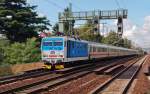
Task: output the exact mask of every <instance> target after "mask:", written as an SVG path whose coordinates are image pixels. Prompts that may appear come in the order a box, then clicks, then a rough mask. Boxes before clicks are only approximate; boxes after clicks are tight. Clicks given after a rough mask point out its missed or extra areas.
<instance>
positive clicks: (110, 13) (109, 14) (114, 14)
mask: <svg viewBox="0 0 150 94" xmlns="http://www.w3.org/2000/svg"><path fill="white" fill-rule="evenodd" d="M127 13H128V11H127V10H126V9H122V10H106V11H100V10H98V11H82V12H72V13H71V14H70V15H68V13H59V20H88V19H93V18H94V17H96V18H98V19H117V18H118V17H120V16H121V17H123V18H127Z"/></svg>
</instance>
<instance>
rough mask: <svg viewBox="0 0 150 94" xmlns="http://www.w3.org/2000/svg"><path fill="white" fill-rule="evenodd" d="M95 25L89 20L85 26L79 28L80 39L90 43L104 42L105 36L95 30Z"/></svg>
mask: <svg viewBox="0 0 150 94" xmlns="http://www.w3.org/2000/svg"><path fill="white" fill-rule="evenodd" d="M93 27H94V25H93V24H92V21H91V20H88V21H87V22H86V23H85V24H84V25H83V26H80V27H79V28H77V32H78V33H79V37H80V38H81V39H84V40H88V41H95V42H102V38H103V36H101V35H100V34H98V33H96V32H95V31H94V30H93Z"/></svg>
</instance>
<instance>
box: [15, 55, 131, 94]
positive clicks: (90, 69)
mask: <svg viewBox="0 0 150 94" xmlns="http://www.w3.org/2000/svg"><path fill="white" fill-rule="evenodd" d="M129 59H131V58H126V59H124V61H125V60H129ZM119 62H122V60H118V61H116V62H115V61H114V63H116V64H117V63H119ZM114 65H115V64H114ZM98 67H102V66H101V64H100V65H95V66H90V67H86V68H85V69H81V70H78V71H75V72H73V73H71V74H69V75H67V76H63V77H61V78H58V79H55V80H49V81H46V82H43V83H41V84H37V85H35V86H32V87H30V88H26V89H24V90H21V92H17V94H24V93H25V94H29V93H39V92H42V91H45V90H48V89H50V88H53V87H56V86H59V85H61V84H64V83H67V82H70V81H72V80H75V79H78V78H81V77H83V76H85V75H87V74H90V73H92V72H93V70H94V69H95V68H98Z"/></svg>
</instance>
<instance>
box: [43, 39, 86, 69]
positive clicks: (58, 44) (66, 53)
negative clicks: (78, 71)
mask: <svg viewBox="0 0 150 94" xmlns="http://www.w3.org/2000/svg"><path fill="white" fill-rule="evenodd" d="M41 52H42V60H43V61H44V63H45V67H46V68H47V69H52V68H55V69H62V68H64V64H65V62H73V61H78V60H88V42H87V41H83V40H75V39H74V38H69V37H46V38H43V39H42V43H41Z"/></svg>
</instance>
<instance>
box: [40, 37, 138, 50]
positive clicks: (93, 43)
mask: <svg viewBox="0 0 150 94" xmlns="http://www.w3.org/2000/svg"><path fill="white" fill-rule="evenodd" d="M45 38H64V39H65V40H68V39H69V40H76V41H79V42H81V41H82V42H85V43H89V44H91V45H99V46H101V47H109V48H112V49H120V50H128V51H137V50H135V49H128V48H123V47H117V46H113V45H108V44H103V43H97V42H91V41H86V40H81V39H77V38H71V37H68V36H52V37H45ZM45 38H43V39H45Z"/></svg>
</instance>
